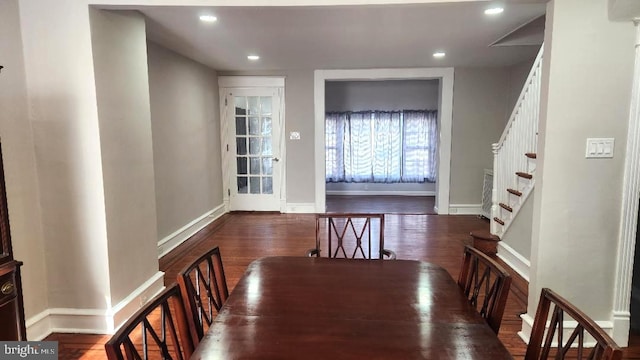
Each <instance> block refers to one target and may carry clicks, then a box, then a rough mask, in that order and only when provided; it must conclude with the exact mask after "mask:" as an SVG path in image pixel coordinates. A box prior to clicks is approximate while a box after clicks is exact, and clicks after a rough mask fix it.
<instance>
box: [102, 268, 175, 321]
mask: <svg viewBox="0 0 640 360" xmlns="http://www.w3.org/2000/svg"><path fill="white" fill-rule="evenodd" d="M162 290H164V272H162V271H158V272H157V273H155V274H154V275H153V276H152V277H150V278H149V279H148V280H147V281H145V282H144V283H143V284H142V285H140V286H138V288H137V289H135V290H134V291H133V292H131V293H130V294H129V295H128V296H127V297H126V298H124V299H122V300H121V301H120V302H119V303H117V304H116V305H115V306H113V307H112V308H111V309H110V310H109V312H108V315H110V317H111V319H112V323H113V329H109V330H110V331H111V333H112V332H114V331H115V330H117V329H118V328H119V327H120V326H121V325H122V324H123V323H124V322H125V321H127V319H128V318H129V317H131V315H133V313H135V312H136V311H137V310H138V309H139V308H141V307H142V305H144V304H146V303H147V302H148V301H149V300H150V299H153V297H154V296H156V295H158V294H159V293H160V292H161V291H162Z"/></svg>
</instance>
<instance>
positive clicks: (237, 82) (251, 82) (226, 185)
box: [218, 76, 287, 212]
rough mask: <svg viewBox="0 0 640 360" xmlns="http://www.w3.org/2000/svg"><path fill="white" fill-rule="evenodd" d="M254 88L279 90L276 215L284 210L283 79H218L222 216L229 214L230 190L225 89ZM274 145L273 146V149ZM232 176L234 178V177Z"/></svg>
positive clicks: (228, 77)
mask: <svg viewBox="0 0 640 360" xmlns="http://www.w3.org/2000/svg"><path fill="white" fill-rule="evenodd" d="M255 88H279V89H282V91H281V93H280V139H279V141H278V144H277V146H278V148H279V149H280V150H279V152H278V153H279V154H280V162H279V165H278V167H279V169H274V171H278V175H279V176H280V199H279V200H280V212H285V210H286V203H287V201H286V199H287V193H286V190H287V182H286V179H287V176H286V174H287V173H286V168H287V165H286V163H287V160H286V159H287V153H286V141H285V119H286V116H285V77H284V76H218V94H219V98H220V152H221V154H222V156H221V161H222V163H221V165H222V200H223V203H224V209H225V212H228V211H229V200H230V198H229V192H228V191H227V189H230V186H231V176H232V174H231V168H230V164H231V163H230V161H231V159H230V156H229V152H228V151H227V143H228V142H229V141H230V139H228V135H229V126H230V122H229V119H227V118H226V115H225V112H226V107H225V105H224V101H225V98H226V91H225V89H255ZM275 145H276V144H274V147H275ZM234 176H235V175H234Z"/></svg>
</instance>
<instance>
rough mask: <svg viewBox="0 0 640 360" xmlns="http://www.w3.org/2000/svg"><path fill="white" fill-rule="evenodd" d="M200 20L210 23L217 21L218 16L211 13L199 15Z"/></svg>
mask: <svg viewBox="0 0 640 360" xmlns="http://www.w3.org/2000/svg"><path fill="white" fill-rule="evenodd" d="M200 21H202V22H208V23H212V22H216V21H218V18H217V17H215V16H213V15H200Z"/></svg>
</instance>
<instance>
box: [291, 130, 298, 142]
mask: <svg viewBox="0 0 640 360" xmlns="http://www.w3.org/2000/svg"><path fill="white" fill-rule="evenodd" d="M289 140H300V132H299V131H292V132H290V133H289Z"/></svg>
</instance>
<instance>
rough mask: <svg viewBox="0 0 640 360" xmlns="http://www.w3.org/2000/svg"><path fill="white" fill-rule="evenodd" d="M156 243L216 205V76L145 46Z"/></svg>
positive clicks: (169, 53) (218, 194)
mask: <svg viewBox="0 0 640 360" xmlns="http://www.w3.org/2000/svg"><path fill="white" fill-rule="evenodd" d="M148 57H149V91H150V97H151V119H152V122H151V125H152V130H153V153H154V157H153V163H154V169H155V184H156V195H155V196H156V206H157V216H158V239H162V238H165V237H167V236H168V235H170V234H172V233H174V232H175V231H176V230H178V229H180V228H182V227H184V226H185V225H186V224H188V223H190V222H191V221H193V220H194V219H197V218H199V217H200V216H202V215H203V214H205V213H207V212H208V211H211V210H212V209H214V208H215V207H217V206H220V205H222V171H221V169H222V165H221V160H220V109H219V99H218V80H217V79H218V78H217V75H216V72H215V71H213V70H211V69H210V68H208V67H205V66H203V65H201V64H199V63H197V62H194V61H192V60H190V59H187V58H185V57H183V56H181V55H179V54H176V53H175V52H172V51H170V50H168V49H166V48H163V47H162V46H160V45H157V44H154V43H151V42H150V43H148Z"/></svg>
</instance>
